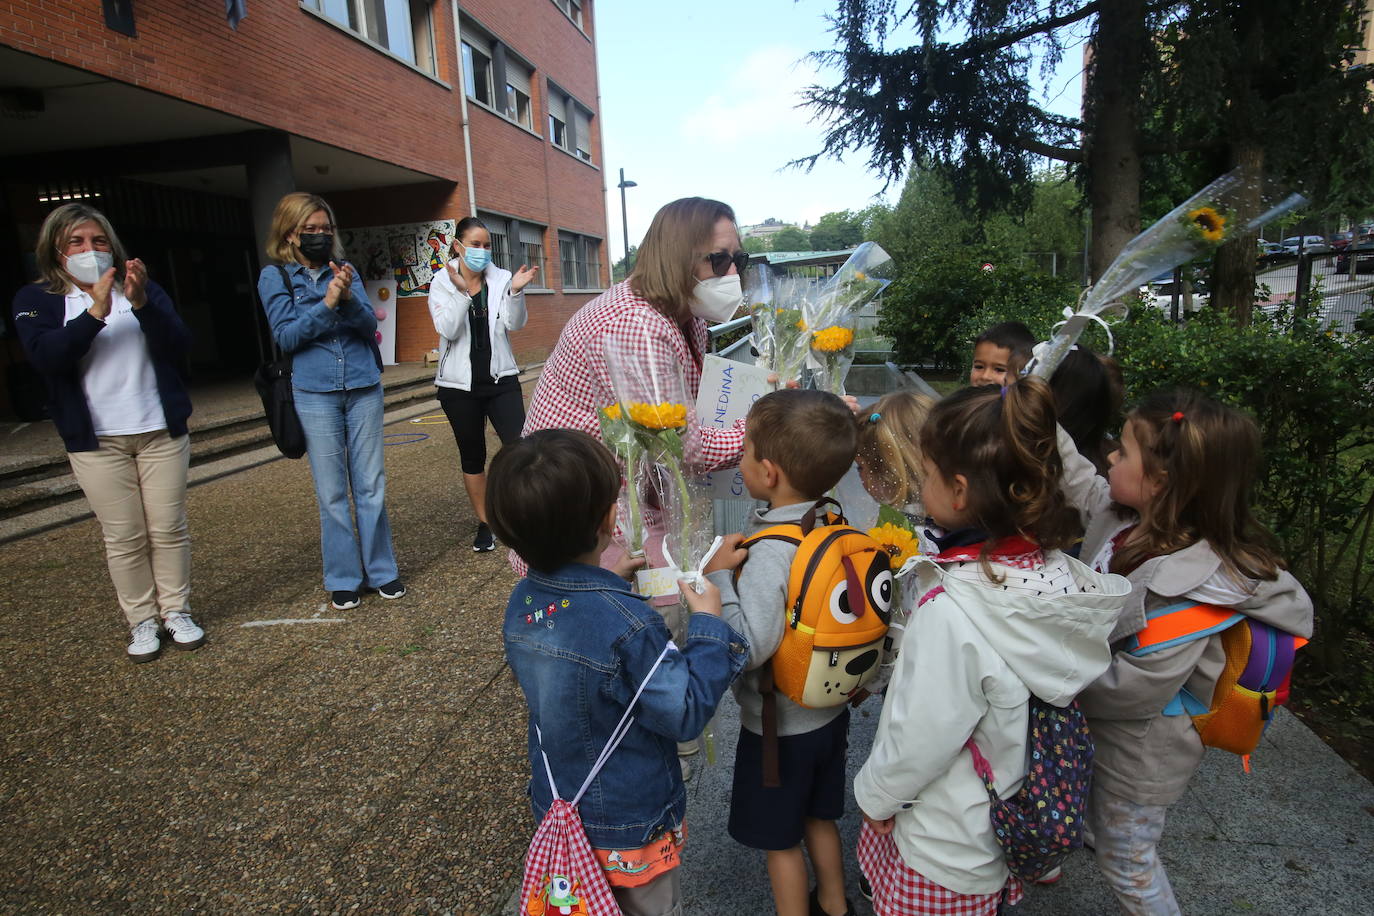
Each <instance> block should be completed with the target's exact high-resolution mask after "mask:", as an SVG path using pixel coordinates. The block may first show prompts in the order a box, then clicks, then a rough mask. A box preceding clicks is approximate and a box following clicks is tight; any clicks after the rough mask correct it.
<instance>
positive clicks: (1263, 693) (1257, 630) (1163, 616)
mask: <svg viewBox="0 0 1374 916" xmlns="http://www.w3.org/2000/svg"><path fill="white" fill-rule="evenodd" d="M1213 633H1221V645H1222V648H1223V649H1224V650H1225V652H1226V667H1225V668H1223V669H1222V672H1221V677H1219V678H1218V679H1217V685H1216V688H1215V689H1214V690H1213V691H1212V696H1211V702H1210V703H1204V702H1203V701H1202V700H1201V699H1199V698H1198V697H1195V696H1193V695H1192V694H1191V693H1189V692H1188V690H1187V689H1186V688H1184V689H1182V690H1180V691H1179V693H1178V696H1176V697H1174V699H1173V700H1171V701H1170V702H1169V705H1167V706H1165V707H1164V714H1165V715H1166V716H1179V715H1189V716H1192V719H1193V727H1194V728H1196V729H1197V731H1198V734H1199V735H1200V736H1201V737H1202V743H1203V744H1204V745H1206V746H1207V747H1216V748H1221V749H1222V750H1224V751H1230V752H1231V753H1233V754H1239V755H1240V757H1241V759H1242V761H1243V762H1244V765H1245V769H1246V771H1247V772H1248V771H1249V770H1250V754H1251V753H1252V752H1253V751H1254V750H1255V748H1256V747H1257V746H1258V745H1259V740H1260V736H1261V735H1262V734H1264V730H1265V729H1266V728H1267V727H1268V726H1269V722H1270V720H1271V719H1272V718H1273V715H1274V709H1275V707H1278V706H1282V705H1284V704H1285V703H1287V702H1288V691H1289V684H1290V681H1291V679H1292V673H1293V661H1294V655H1295V653H1296V652H1297V650H1298V649H1301V648H1302V647H1303V646H1305V645H1307V640H1306V639H1303V638H1302V637H1301V636H1294V635H1293V634H1291V633H1285V632H1284V631H1283V630H1279V629H1276V628H1274V627H1271V626H1269V625H1268V624H1265V623H1261V622H1260V621H1258V620H1254V619H1253V618H1250V617H1246V616H1245V615H1244V614H1242V613H1240V612H1239V611H1236V610H1233V609H1232V608H1225V607H1216V606H1214V605H1210V604H1194V603H1192V602H1189V601H1184V602H1180V603H1177V604H1170V605H1167V606H1165V607H1161V608H1157V609H1155V610H1154V611H1152V612H1150V614H1149V621H1148V623H1147V624H1146V626H1145V629H1143V630H1141V631H1140V632H1139V633H1137V634H1136V635H1135V636H1133V637H1131V642H1130V645H1129V647H1128V651H1129V652H1130V653H1131V654H1132V655H1135V656H1142V655H1149V654H1150V653H1151V652H1158V651H1159V650H1160V649H1165V648H1168V647H1170V646H1177V645H1180V644H1181V643H1185V642H1191V641H1192V640H1194V639H1201V638H1204V637H1207V636H1211V635H1212V634H1213Z"/></svg>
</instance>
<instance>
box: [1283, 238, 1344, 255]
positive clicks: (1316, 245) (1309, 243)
mask: <svg viewBox="0 0 1374 916" xmlns="http://www.w3.org/2000/svg"><path fill="white" fill-rule="evenodd" d="M1280 244H1282V245H1283V250H1284V251H1286V252H1288V253H1289V254H1297V253H1298V249H1299V248H1301V249H1302V250H1303V252H1304V253H1306V254H1330V253H1331V246H1330V245H1328V244H1326V239H1324V238H1322V237H1321V236H1320V235H1295V236H1291V237H1290V238H1286V239H1284V240H1283V242H1281V243H1280Z"/></svg>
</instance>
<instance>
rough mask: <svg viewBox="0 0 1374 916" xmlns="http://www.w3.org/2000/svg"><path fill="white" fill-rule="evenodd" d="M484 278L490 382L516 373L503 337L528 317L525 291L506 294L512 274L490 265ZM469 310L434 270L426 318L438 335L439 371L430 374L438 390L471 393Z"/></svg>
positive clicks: (466, 300)
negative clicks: (489, 343) (489, 348)
mask: <svg viewBox="0 0 1374 916" xmlns="http://www.w3.org/2000/svg"><path fill="white" fill-rule="evenodd" d="M482 276H483V281H484V282H485V283H486V287H487V332H488V333H489V334H490V336H491V374H492V378H491V379H486V381H487V382H491V381H494V380H496V379H502V378H505V377H506V376H508V375H518V374H519V373H520V367H519V366H517V365H516V364H515V355H514V354H513V353H512V352H511V348H510V341H509V340H507V339H506V333H507V332H508V331H518V330H520V329H521V328H523V327H524V326H525V320H526V318H527V317H528V314H527V313H526V311H525V291H524V290H521V291H520V292H518V293H515V294H512V293H511V291H510V283H511V273H510V271H508V270H503V269H501V268H500V267H497V266H496V265H495V264H488V265H487V266H486V268H485V269H484V270H483V271H482ZM471 305H472V297H471V296H469V295H468V294H467V292H466V291H464V290H460V289H458V288H457V287H456V286H454V284H453V279H452V278H451V277H450V276H449V275H448V270H447V269H446V268H445V269H440V270H437V271H435V273H434V278H433V279H432V280H430V281H429V316H430V318H431V319H432V320H433V321H434V330H436V331H438V332H439V370H438V371H437V372H436V373H435V375H434V384H436V385H438V386H439V387H440V388H458V389H460V390H462V391H471V390H472V359H471V357H470V350H471V343H470V342H469V339H468V337H469V335H470V334H471V333H472V328H471V325H470V322H469V320H468V308H469V306H471Z"/></svg>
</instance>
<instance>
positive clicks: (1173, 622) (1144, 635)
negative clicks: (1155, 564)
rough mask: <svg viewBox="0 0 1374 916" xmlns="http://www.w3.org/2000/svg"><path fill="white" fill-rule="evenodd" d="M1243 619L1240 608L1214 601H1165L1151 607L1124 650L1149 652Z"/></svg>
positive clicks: (1200, 635) (1200, 637)
mask: <svg viewBox="0 0 1374 916" xmlns="http://www.w3.org/2000/svg"><path fill="white" fill-rule="evenodd" d="M1244 619H1245V615H1244V614H1242V613H1240V612H1239V611H1237V610H1235V609H1233V608H1229V607H1217V606H1216V605H1214V604H1195V603H1194V602H1191V601H1180V602H1177V603H1175V604H1166V605H1165V606H1164V607H1159V608H1155V609H1154V610H1153V611H1150V613H1149V614H1148V615H1147V622H1146V624H1145V629H1143V630H1141V631H1140V632H1139V633H1137V634H1135V635H1134V636H1132V637H1131V638H1130V641H1129V642H1128V643H1127V644H1126V651H1127V652H1129V653H1131V654H1132V655H1135V656H1141V655H1149V654H1150V653H1151V652H1158V651H1160V650H1161V649H1169V648H1172V647H1174V646H1179V645H1182V644H1183V643H1187V642H1192V641H1193V640H1195V639H1204V638H1206V637H1208V636H1211V635H1212V634H1214V633H1220V632H1221V631H1222V630H1225V629H1227V628H1229V627H1231V626H1233V625H1235V624H1237V623H1240V622H1241V621H1242V620H1244Z"/></svg>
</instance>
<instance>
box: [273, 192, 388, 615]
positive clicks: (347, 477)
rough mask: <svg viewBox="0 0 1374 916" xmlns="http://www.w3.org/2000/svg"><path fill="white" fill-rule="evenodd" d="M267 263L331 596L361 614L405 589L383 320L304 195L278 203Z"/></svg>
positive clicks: (276, 332)
mask: <svg viewBox="0 0 1374 916" xmlns="http://www.w3.org/2000/svg"><path fill="white" fill-rule="evenodd" d="M267 257H268V259H269V260H271V261H272V262H274V263H272V264H269V265H267V266H266V267H264V268H263V269H262V273H261V274H260V275H259V276H258V296H259V297H260V298H261V299H262V307H263V309H264V310H265V311H266V312H267V322H268V324H270V325H271V327H272V338H273V339H274V340H275V341H276V342H277V346H279V347H281V349H282V351H283V352H285V353H289V354H291V391H292V394H293V395H294V397H295V400H296V413H297V414H298V415H299V416H300V418H301V427H302V429H304V431H305V446H306V449H305V453H306V455H307V456H309V458H310V475H311V477H313V478H314V481H315V498H316V500H317V501H318V502H319V505H320V553H321V556H322V557H323V560H324V588H325V591H327V592H329V597H330V603H331V604H332V605H333V606H334V608H336V609H337V610H340V611H344V610H348V609H349V608H355V607H357V606H358V604H359V602H360V601H361V600H362V599H361V596H360V593H361V592H362V591H363V589H364V588H372V589H375V590H376V592H377V594H378V595H380V596H382V597H383V598H400V597H402V596H403V595H405V593H406V587H405V586H404V585H403V584H401V578H400V575H399V573H398V572H397V570H396V554H395V552H394V551H393V549H392V545H391V523H390V521H388V519H387V514H386V467H385V465H384V464H383V462H382V410H383V404H382V357H381V354H380V353H379V352H378V350H377V315H376V313H375V312H373V311H372V306H371V304H369V303H368V301H367V293H366V292H364V291H363V284H362V280H361V279H360V278H359V276H358V271H357V269H356V268H354V266H353V265H352V264H350V263H348V262H347V261H345V260H344V257H343V246H342V245H340V244H339V241H338V235H337V234H336V232H335V224H334V211H333V210H332V209H331V208H330V206H329V204H328V203H326V202H325V200H324V198H322V197H318V196H316V195H314V194H308V193H306V192H304V191H296V192H295V193H292V194H287V195H286V196H285V197H283V198H282V199H281V200H280V201H279V202H278V203H277V209H276V212H275V213H273V214H272V225H271V228H270V229H269V230H268V235H267ZM350 503H351V506H350ZM355 516H356V518H357V524H356V527H355V525H354V518H355Z"/></svg>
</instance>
